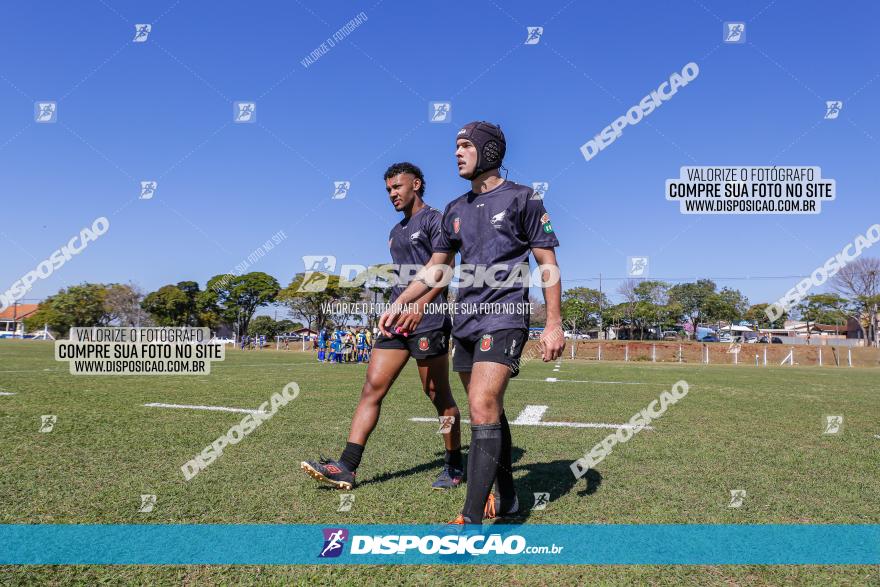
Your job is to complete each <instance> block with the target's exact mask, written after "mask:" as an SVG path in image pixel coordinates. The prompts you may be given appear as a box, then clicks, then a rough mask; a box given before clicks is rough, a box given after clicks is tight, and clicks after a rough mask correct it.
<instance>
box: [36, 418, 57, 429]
mask: <svg viewBox="0 0 880 587" xmlns="http://www.w3.org/2000/svg"><path fill="white" fill-rule="evenodd" d="M57 421H58V416H54V415H48V416H40V432H52V430H53V429H54V428H55V422H57Z"/></svg>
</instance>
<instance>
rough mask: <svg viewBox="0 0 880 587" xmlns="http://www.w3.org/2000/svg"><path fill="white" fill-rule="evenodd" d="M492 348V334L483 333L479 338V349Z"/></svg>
mask: <svg viewBox="0 0 880 587" xmlns="http://www.w3.org/2000/svg"><path fill="white" fill-rule="evenodd" d="M491 348H492V335H491V334H484V335H483V338H482V340H480V350H481V351H484V352H485V351H488V350H489V349H491Z"/></svg>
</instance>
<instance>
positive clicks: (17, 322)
mask: <svg viewBox="0 0 880 587" xmlns="http://www.w3.org/2000/svg"><path fill="white" fill-rule="evenodd" d="M39 307H40V305H39V304H12V305H11V306H9V307H8V308H6V309H5V310H3V311H2V312H0V338H11V337H20V336H23V335H24V333H25V330H24V319H25V318H27V317H28V316H30V315H31V314H33V313H34V312H36V311H37V308H39Z"/></svg>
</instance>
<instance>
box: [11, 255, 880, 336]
mask: <svg viewBox="0 0 880 587" xmlns="http://www.w3.org/2000/svg"><path fill="white" fill-rule="evenodd" d="M383 275H387V266H385V265H374V266H371V267H369V268H368V269H367V270H366V271H365V272H364V273H362V274H361V275H358V276H357V277H356V278H355V279H354V280H353V281H354V282H355V283H362V284H363V285H362V286H360V287H347V286H345V284H344V283H340V277H339V276H336V275H329V274H322V275H321V278H322V280H323V281H324V282H326V286H325V287H323V288H322V289H320V290H319V291H310V288H308V287H304V285H307V281H306V280H308V279H309V278H310V277H311V278H314V275H313V274H306V273H298V274H296V275H295V276H294V277H293V279H291V281H290V283H289V284H288V285H287V286H286V287H283V288H282V287H281V285H280V284H279V282H278V280H277V279H275V278H274V277H272V276H271V275H268V274H267V273H262V272H252V273H246V274H243V275H232V274H221V275H215V276H214V277H212V278H211V279H210V280H208V282H207V284H206V285H205V288H204V289H201V288H200V286H199V284H198V283H197V282H195V281H180V282H178V283H175V284H168V285H164V286H162V287H160V288H159V289H157V290H156V291H152V292H149V293H144V292H143V291H142V290H140V288H139V287H138V286H136V285H134V284H130V283H129V284H119V283H113V284H100V283H82V284H79V285H73V286H70V287H68V288H65V289H62V290H61V291H59V292H58V293H57V294H55V295H52V296H50V297H48V298H47V299H46V300H44V301H43V302H42V303H40V305H39V308H38V310H37V311H36V312H35V313H34V314H31V315H30V316H29V317H28V318H27V319H26V320H25V326H26V327H27V328H28V330H37V329H41V328H42V327H43V326H44V325H48V327H49V328H50V329H52V330H53V331H54V332H55V333H57V334H59V335H61V336H66V335H67V334H68V331H69V330H70V328H71V327H72V326H106V325H119V326H152V325H155V326H202V327H208V328H211V329H212V330H216V329H217V328H219V327H220V326H227V327H229V328H231V329H232V330H233V331H234V332H235V333H236V334H245V333H247V334H251V335H254V334H264V335H267V336H270V337H271V336H274V335H276V334H278V333H281V332H289V331H290V330H294V329H296V328H300V327H302V326H307V327H309V328H311V329H316V330H317V329H320V328H324V327H333V326H336V325H340V324H346V323H348V322H350V321H353V320H358V321H360V320H363V319H364V318H366V320H367V324H368V325H369V326H371V327H372V325H373V324H374V322H375V320H376V318H377V316H376V315H375V314H372V315H368V316H366V317H364V316H361V315H359V314H342V313H330V312H332V311H333V309H332V308H331V306H332V307H333V308H345V305H346V303H348V304H354V303H358V302H373V303H379V302H388V301H390V295H391V290H390V288H389V287H388V283H387V282H385V281H383V279H382V276H383ZM831 284H832V287H833V289H834V291H831V292H823V293H815V294H810V295H807V296H805V297H804V298H803V299H802V300H801V301H800V303H799V304H798V305H797V306H796V307H794V308H792V309H791V311H790V312H787V313H785V314H783V315H782V316H780V317H779V318H778V319H777V320H775V321H771V320H770V319H769V317H768V316H767V313H766V312H765V310H766V308H767V306H768V303H757V304H751V303H750V302H749V300H748V298H747V297H746V296H745V295H744V294H743V293H742V292H741V291H739V290H738V289H733V288H729V287H722V288H720V289H719V288H718V287H717V285H716V284H715V282H713V281H712V280H710V279H699V280H697V281H695V282H688V283H677V284H671V283H667V282H664V281H659V280H648V279H643V280H635V279H631V280H627V281H624V282H623V283H622V284H621V285H620V287H618V288H617V291H616V293H617V295H618V296H619V299H620V300H621V301H620V302H618V303H614V302H612V300H611V299H610V298H609V297H608V296H607V294H606V293H605V292H602V291H599V290H597V289H593V288H589V287H574V288H569V289H566V290H565V291H564V292H563V302H562V315H563V319H564V320H565V321H566V323H567V324H569V325H570V326H571V328H572V329H574V330H576V331H579V332H585V331H588V330H600V329H601V330H605V331H606V332H607V330H608V329H609V328H611V327H615V328H618V329H619V328H624V329H626V330H628V331H629V333H630V334H631V335H632V336H633V337H638V338H647V337H648V336H649V334H650V332H651V331H652V330H653V331H654V333H659V332H663V331H664V330H680V328H681V325H682V324H683V323H687V324H689V325H690V331H691V332H692V333H693V332H695V331H696V327H697V326H698V325H711V324H717V323H722V322H725V323H737V322H740V321H747V322H748V323H750V324H752V325H754V326H755V327H758V328H781V327H782V326H783V325H784V322H785V320H787V319H789V318H796V319H800V320H803V321H805V322H808V323H819V324H831V325H840V326H841V327H842V329H844V327H845V325H846V324H847V321H848V320H849V319H851V318H852V319H855V320H857V321H858V322H859V324H861V326H862V328H863V332H864V336H865V338H867V339H868V340H872V341H873V340H875V337H876V335H877V333H876V326H875V325H876V321H877V313H878V312H877V308H878V305H880V259H876V258H864V257H863V258H859V259H857V260H855V261H854V262H852V263H850V264H848V265H846V266H844V267H843V268H842V269H841V270H840V271H839V272H838V274H837V275H835V276H834V278H833V279H832V280H831ZM454 297H455V291H454V289H452V290H450V298H451V299H454ZM532 302H533V308H534V311H533V314H532V325H533V326H542V325H543V316H544V312H543V304H541V301H540V300H539V299H537V298H532ZM269 305H276V306H281V307H283V308H285V309H286V310H287V311H288V312H289V316H290V317H291V318H294V319H296V320H298V321H296V322H294V321H292V320H290V319H287V318H285V319H283V320H277V321H276V320H274V319H272V318H270V317H269V316H257V317H255V314H256V312H257V311H258V310H259V309H260V308H262V307H266V306H269Z"/></svg>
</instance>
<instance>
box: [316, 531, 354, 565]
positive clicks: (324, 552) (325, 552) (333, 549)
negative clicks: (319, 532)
mask: <svg viewBox="0 0 880 587" xmlns="http://www.w3.org/2000/svg"><path fill="white" fill-rule="evenodd" d="M323 532H324V547H323V548H322V549H321V553H320V554H319V555H318V558H333V557H337V556H339V555H340V554H342V549H343V547H344V546H345V541H346V540H348V530H346V529H345V528H324V530H323Z"/></svg>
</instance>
